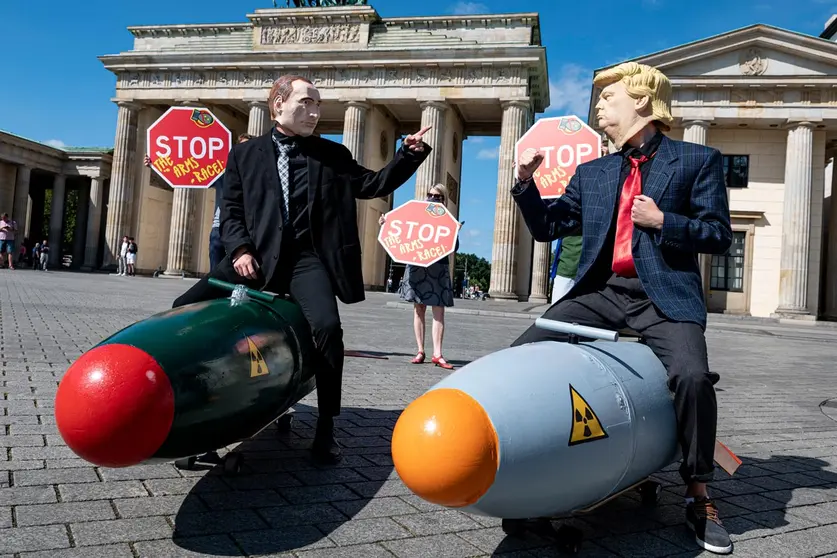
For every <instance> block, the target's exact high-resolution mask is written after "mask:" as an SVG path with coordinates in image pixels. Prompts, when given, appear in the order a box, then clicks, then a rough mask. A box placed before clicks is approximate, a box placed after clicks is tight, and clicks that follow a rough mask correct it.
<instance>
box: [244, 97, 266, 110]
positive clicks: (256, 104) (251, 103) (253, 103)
mask: <svg viewBox="0 0 837 558" xmlns="http://www.w3.org/2000/svg"><path fill="white" fill-rule="evenodd" d="M244 102H245V103H247V106H248V107H250V108H262V109H267V101H265V100H258V99H245V100H244Z"/></svg>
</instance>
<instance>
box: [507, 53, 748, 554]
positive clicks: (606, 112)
mask: <svg viewBox="0 0 837 558" xmlns="http://www.w3.org/2000/svg"><path fill="white" fill-rule="evenodd" d="M594 84H595V85H596V86H597V87H599V88H601V94H600V95H599V99H598V102H597V103H596V117H597V119H598V126H599V128H601V129H602V130H604V132H605V133H606V134H607V136H608V138H610V140H611V141H612V142H613V143H614V144H615V145H616V148H617V149H618V151H617V152H615V153H612V154H610V155H607V156H605V157H601V158H599V159H596V160H593V161H590V162H588V163H585V164H583V165H580V166H579V167H578V169H577V170H576V173H575V175H574V176H573V177H572V179H571V180H570V183H569V185H568V186H567V189H566V193H565V194H564V195H563V196H561V198H559V199H556V200H544V199H542V198H541V197H540V194H539V193H538V190H537V187H536V185H535V184H534V181H533V180H532V174H533V173H534V171H535V170H536V169H537V168H538V166H539V165H540V164H541V162H542V160H543V155H542V154H541V153H539V152H538V150H535V149H529V150H527V151H525V152H524V153H523V154H522V155H521V157H520V160H519V162H518V167H517V181H516V183H515V185H514V187H513V189H512V196H513V198H514V200H515V202H516V203H517V205H518V207H519V208H520V212H521V214H522V216H523V219H524V220H525V222H526V225H527V226H528V228H529V230H530V232H531V233H532V236H533V237H534V239H535V240H536V241H538V242H551V241H553V240H556V239H558V238H562V237H564V236H567V235H571V234H574V233H575V231H577V230H579V229H580V230H581V231H582V249H581V259H580V262H579V267H578V274H577V276H576V284H575V285H574V286H573V287H572V289H571V290H570V291H569V292H568V293H567V295H566V296H565V297H564V298H563V299H562V300H560V301H559V302H557V303H556V304H554V305H552V306H551V307H550V308H549V309H548V310H547V311H546V312H545V313H544V315H543V316H544V318H547V319H553V320H560V321H565V322H576V323H578V324H580V325H585V326H592V327H598V328H605V329H622V328H625V327H630V328H632V329H634V330H635V331H637V332H638V333H640V334H641V335H642V337H643V339H644V342H645V343H646V345H648V347H649V348H650V349H651V350H652V351H654V353H655V354H656V355H657V357H658V358H659V359H660V361H661V362H662V363H663V365H664V366H665V368H666V371H667V373H668V378H669V382H668V385H669V389H670V390H671V392H672V394H673V398H674V409H675V414H676V417H677V429H678V440H679V444H680V449H681V451H682V455H683V462H682V465H681V467H680V476H681V477H682V479H683V481H684V483H685V485H686V491H685V502H686V524H687V525H688V527H689V528H690V529H692V530H693V531H694V533H695V538H696V542H697V544H698V545H699V546H700V547H701V548H704V549H706V550H709V551H711V552H715V553H719V554H727V553H730V552H731V551H732V543H731V542H730V538H729V535H728V534H727V531H726V530H725V528H724V527H723V525H722V523H721V521H720V519H719V517H718V509H717V507H716V506H715V504H714V503H713V501H712V500H711V499H710V498H709V495H708V491H707V486H706V484H707V483H708V482H709V481H711V480H712V478H713V472H714V450H715V432H716V427H717V403H716V396H715V387H714V385H715V383H717V381H718V380H719V376H718V374H716V373H714V372H710V371H709V364H708V357H707V350H706V339H705V337H704V330H705V328H706V303H705V301H704V297H703V282H702V280H701V274H700V267H699V264H698V254H700V253H703V254H723V253H724V252H726V250H727V249H728V248H729V246H730V244H731V242H732V230H731V228H730V216H729V203H728V201H727V193H726V185H725V181H724V172H723V163H722V158H721V154H720V152H718V150H716V149H712V148H710V147H706V146H703V145H697V144H693V143H687V142H682V141H675V140H671V139H669V138H668V137H666V136H665V135H664V134H663V132H666V131H668V130H669V129H670V127H669V125H670V123H671V122H672V116H671V112H670V108H669V106H670V98H671V84H670V82H669V80H668V78H667V77H666V76H665V75H663V74H662V73H661V72H660V71H659V70H657V69H655V68H652V67H649V66H645V65H642V64H637V63H635V62H628V63H625V64H621V65H619V66H616V67H615V68H611V69H609V70H605V71H603V72H601V73H600V74H599V75H597V76H596V78H595V79H594ZM546 339H554V340H559V341H566V335H564V334H560V333H554V332H550V331H546V330H543V329H540V328H537V327H535V326H532V327H530V328H529V329H527V330H526V331H525V332H524V333H523V334H522V335H521V336H520V337H519V338H518V339H517V340H516V341H515V342H514V343H513V345H521V344H524V343H531V342H536V341H543V340H546Z"/></svg>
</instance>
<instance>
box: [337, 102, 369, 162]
mask: <svg viewBox="0 0 837 558" xmlns="http://www.w3.org/2000/svg"><path fill="white" fill-rule="evenodd" d="M368 112H369V103H367V102H364V101H349V102H348V103H346V114H345V116H344V118H343V145H345V146H346V147H347V148H348V149H349V151H351V152H352V157H354V158H355V160H356V161H357V162H358V163H360V164H361V165H362V164H363V144H364V139H365V138H366V115H367V113H368Z"/></svg>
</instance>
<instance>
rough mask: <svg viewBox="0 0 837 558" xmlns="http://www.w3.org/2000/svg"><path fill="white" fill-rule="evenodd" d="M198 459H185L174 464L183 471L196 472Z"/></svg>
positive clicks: (193, 457)
mask: <svg viewBox="0 0 837 558" xmlns="http://www.w3.org/2000/svg"><path fill="white" fill-rule="evenodd" d="M197 460H198V458H197V457H195V456H194V455H193V456H192V457H184V458H183V459H178V460H177V461H175V462H174V466H175V467H177V468H178V469H180V470H181V471H194V470H195V463H196V462H197Z"/></svg>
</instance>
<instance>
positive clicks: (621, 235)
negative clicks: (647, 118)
mask: <svg viewBox="0 0 837 558" xmlns="http://www.w3.org/2000/svg"><path fill="white" fill-rule="evenodd" d="M647 160H648V157H646V156H645V155H641V156H640V157H639V158H638V159H634V158H633V157H628V161H630V163H631V172H629V173H628V178H627V179H626V180H625V184H623V185H622V197H621V198H620V199H619V213H618V215H617V217H616V239H615V241H614V244H613V265H612V266H611V269H612V270H613V271H614V273H616V274H617V275H621V276H622V277H636V269H635V268H634V257H633V254H632V253H631V239H632V237H633V234H634V223H633V221H631V208H632V207H633V205H634V196H638V195H640V194H641V193H642V174H640V172H639V165H640V164H642V163H644V162H645V161H647Z"/></svg>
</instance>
